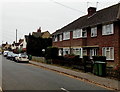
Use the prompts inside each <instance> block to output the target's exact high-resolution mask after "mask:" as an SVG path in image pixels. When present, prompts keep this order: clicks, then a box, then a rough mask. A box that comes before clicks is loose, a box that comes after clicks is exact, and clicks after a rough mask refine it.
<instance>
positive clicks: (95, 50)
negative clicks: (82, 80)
mask: <svg viewBox="0 0 120 92" xmlns="http://www.w3.org/2000/svg"><path fill="white" fill-rule="evenodd" d="M97 55H98V49H97V48H93V49H90V57H92V56H97Z"/></svg>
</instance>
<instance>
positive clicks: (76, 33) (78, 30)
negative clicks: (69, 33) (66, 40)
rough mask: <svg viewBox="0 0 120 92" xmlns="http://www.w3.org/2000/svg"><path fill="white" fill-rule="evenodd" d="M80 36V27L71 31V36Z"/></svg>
mask: <svg viewBox="0 0 120 92" xmlns="http://www.w3.org/2000/svg"><path fill="white" fill-rule="evenodd" d="M80 37H81V29H77V30H74V31H73V38H80Z"/></svg>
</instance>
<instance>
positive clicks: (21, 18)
mask: <svg viewBox="0 0 120 92" xmlns="http://www.w3.org/2000/svg"><path fill="white" fill-rule="evenodd" d="M0 2H1V3H0V4H1V5H0V20H1V21H0V26H1V27H0V42H3V43H5V42H8V43H10V44H11V43H12V42H13V41H15V40H16V29H17V30H18V31H17V35H18V36H17V39H20V38H24V35H28V34H29V33H32V32H36V30H37V29H38V28H39V27H41V29H42V32H44V31H49V32H50V33H53V32H55V31H56V30H58V29H60V28H62V27H64V26H65V25H67V24H69V23H70V22H72V21H74V20H76V19H77V18H79V17H81V16H83V15H86V14H87V8H88V7H97V11H98V10H101V9H103V8H106V7H108V6H111V5H114V4H117V3H118V2H120V0H2V1H0Z"/></svg>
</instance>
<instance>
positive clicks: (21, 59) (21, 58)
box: [15, 53, 29, 62]
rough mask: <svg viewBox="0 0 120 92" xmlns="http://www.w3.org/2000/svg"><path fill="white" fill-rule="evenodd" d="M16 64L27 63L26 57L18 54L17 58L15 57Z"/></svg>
mask: <svg viewBox="0 0 120 92" xmlns="http://www.w3.org/2000/svg"><path fill="white" fill-rule="evenodd" d="M15 60H16V62H29V59H28V55H26V54H24V53H20V54H18V56H16V57H15Z"/></svg>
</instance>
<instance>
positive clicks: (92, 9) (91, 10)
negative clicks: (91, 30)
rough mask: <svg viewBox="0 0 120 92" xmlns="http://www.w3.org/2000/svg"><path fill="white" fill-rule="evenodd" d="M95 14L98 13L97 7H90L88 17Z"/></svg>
mask: <svg viewBox="0 0 120 92" xmlns="http://www.w3.org/2000/svg"><path fill="white" fill-rule="evenodd" d="M94 13H96V8H95V7H89V8H88V16H91V15H93V14H94Z"/></svg>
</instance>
